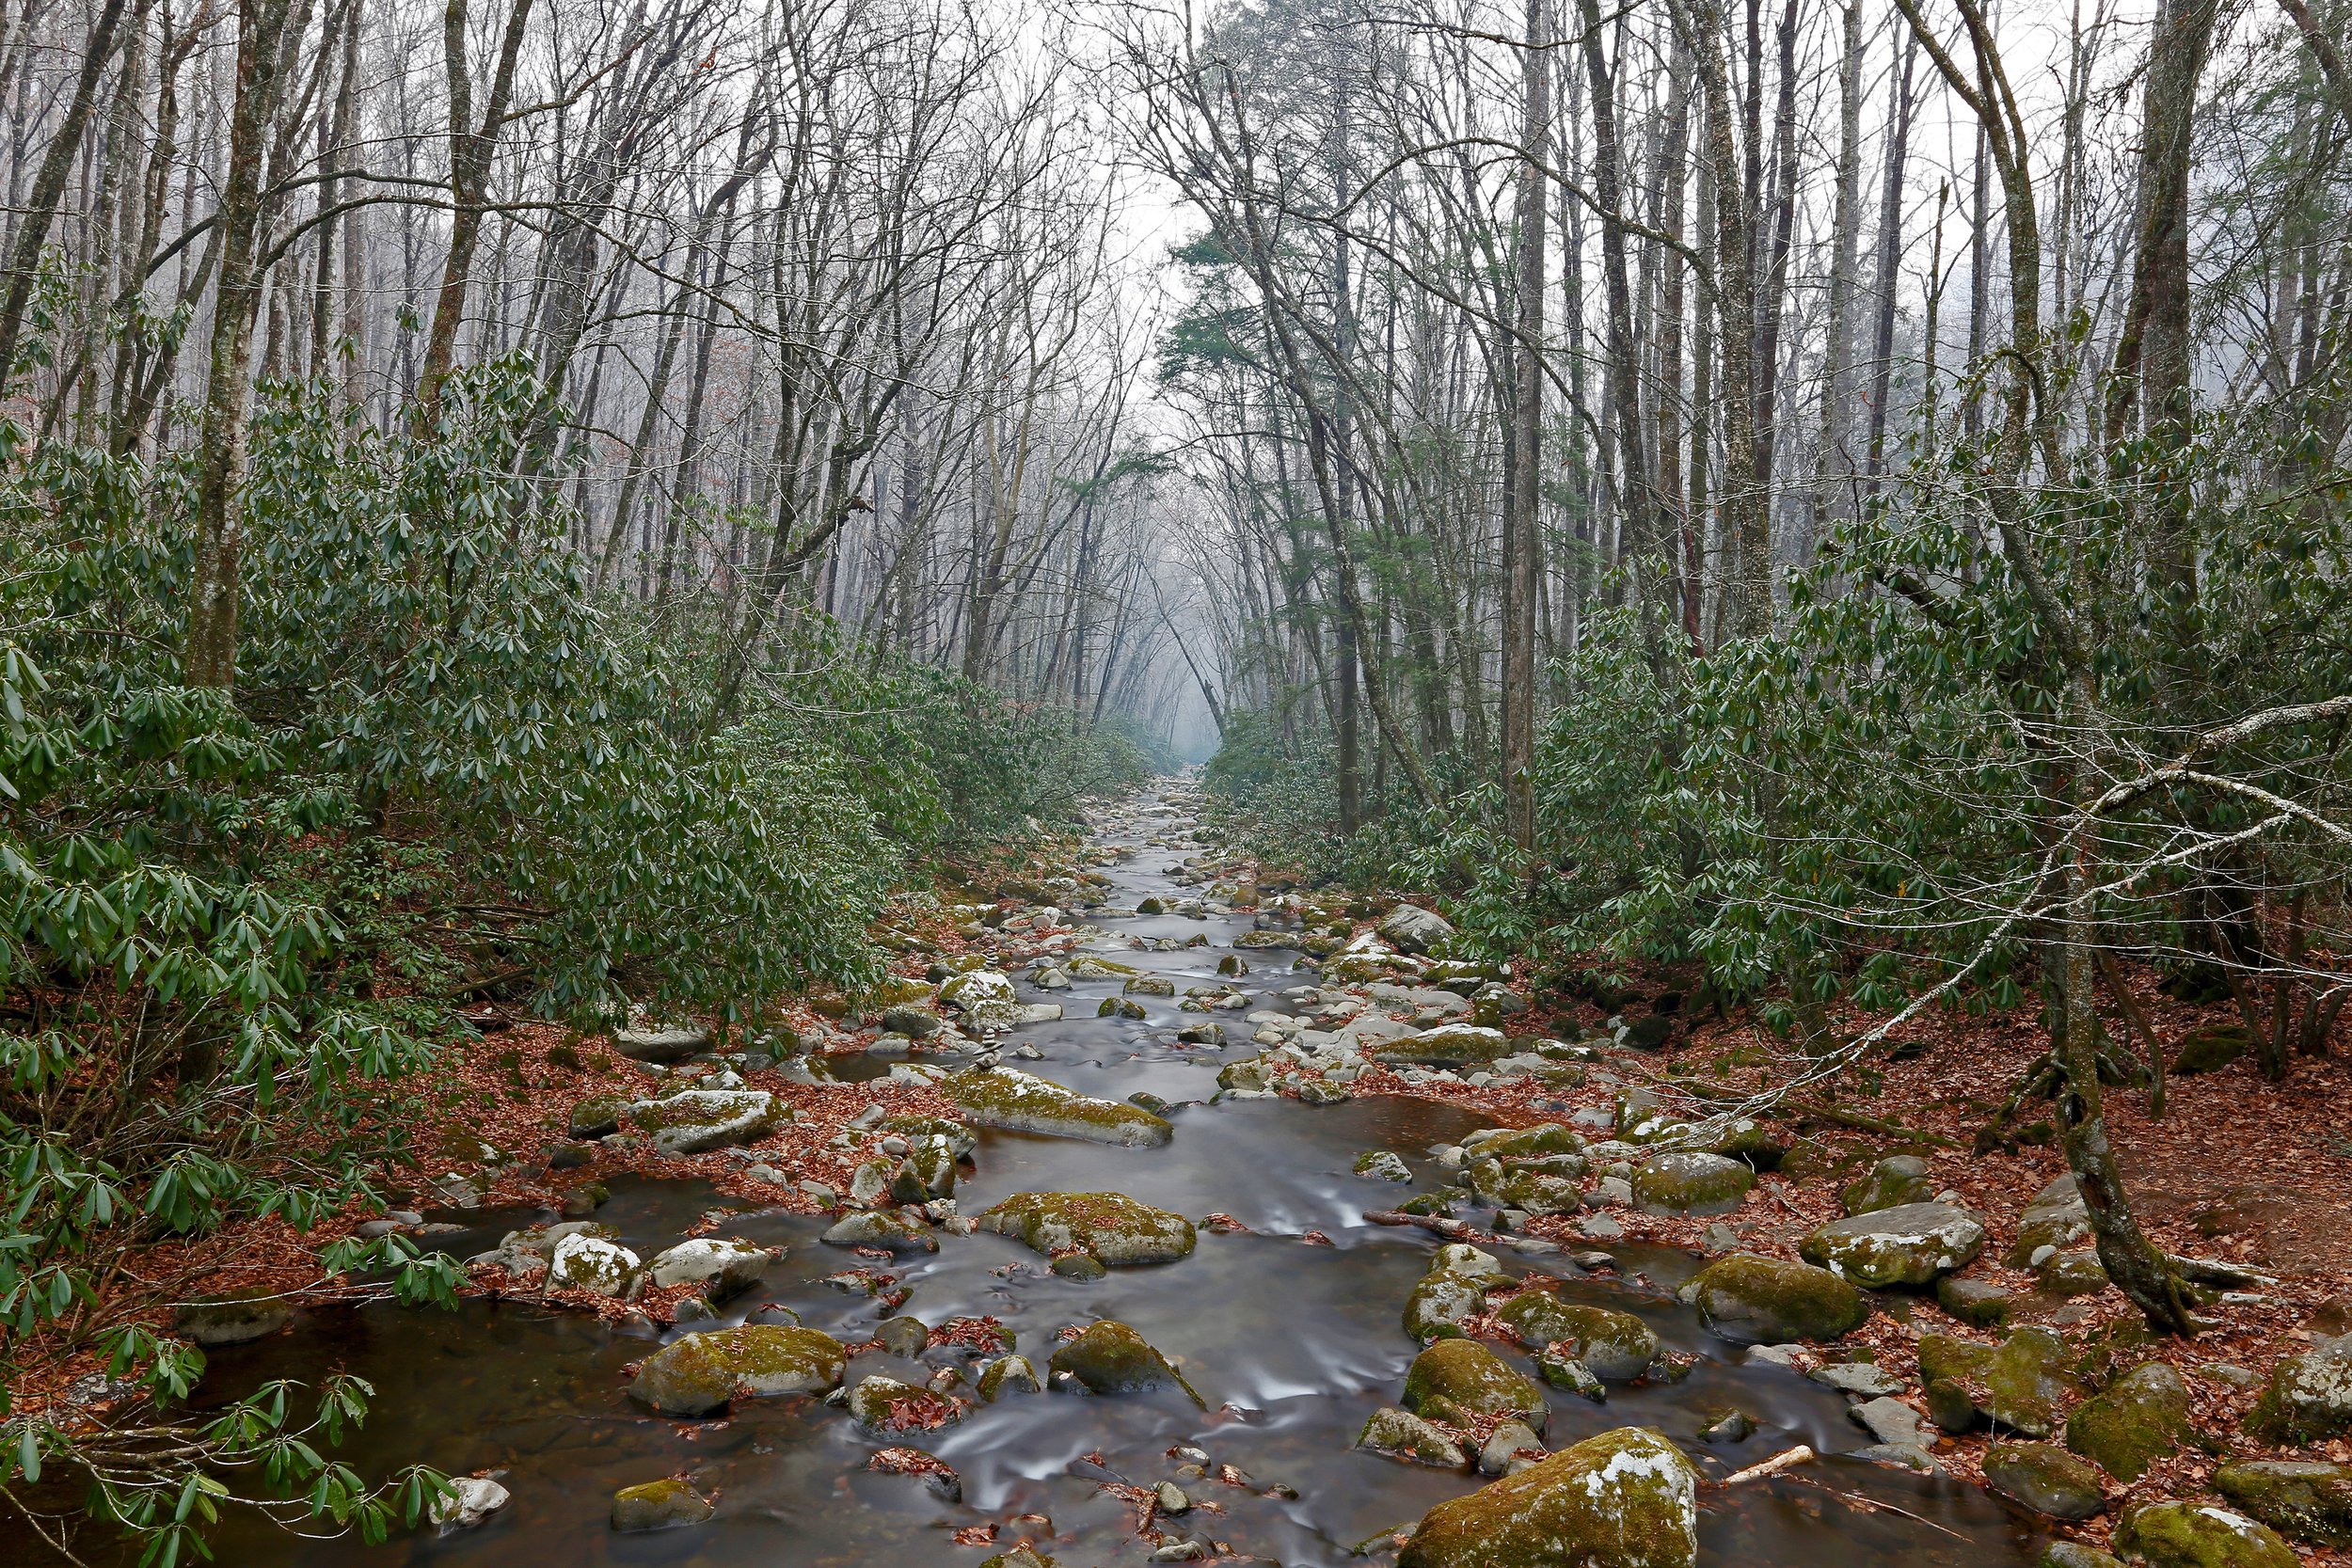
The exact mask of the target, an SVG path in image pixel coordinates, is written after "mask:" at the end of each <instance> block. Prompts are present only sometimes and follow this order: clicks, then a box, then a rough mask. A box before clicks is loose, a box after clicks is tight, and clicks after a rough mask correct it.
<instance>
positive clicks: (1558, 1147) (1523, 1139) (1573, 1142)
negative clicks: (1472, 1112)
mask: <svg viewBox="0 0 2352 1568" xmlns="http://www.w3.org/2000/svg"><path fill="white" fill-rule="evenodd" d="M1584 1148H1585V1145H1584V1139H1583V1137H1582V1136H1581V1134H1580V1133H1578V1132H1577V1131H1576V1130H1575V1129H1574V1128H1572V1127H1565V1126H1563V1125H1562V1124H1561V1123H1559V1122H1556V1121H1539V1122H1537V1123H1536V1124H1535V1125H1534V1126H1533V1127H1486V1128H1481V1129H1480V1130H1479V1131H1477V1132H1472V1133H1470V1135H1469V1136H1467V1137H1465V1138H1464V1139H1463V1140H1462V1154H1463V1157H1464V1158H1465V1159H1469V1160H1500V1161H1502V1162H1503V1163H1504V1164H1510V1163H1511V1162H1513V1161H1515V1160H1549V1159H1552V1158H1555V1157H1557V1156H1559V1155H1563V1154H1582V1153H1583V1152H1584ZM1547 1168H1549V1167H1547ZM1579 1169H1581V1166H1580V1167H1579Z"/></svg>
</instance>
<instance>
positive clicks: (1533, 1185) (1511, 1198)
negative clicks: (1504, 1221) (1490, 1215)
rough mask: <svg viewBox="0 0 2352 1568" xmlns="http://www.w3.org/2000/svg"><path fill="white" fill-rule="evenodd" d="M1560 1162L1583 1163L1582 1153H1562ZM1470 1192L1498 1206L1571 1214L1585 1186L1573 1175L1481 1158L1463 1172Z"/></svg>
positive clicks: (1527, 1211) (1538, 1213) (1577, 1206)
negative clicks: (1514, 1165)
mask: <svg viewBox="0 0 2352 1568" xmlns="http://www.w3.org/2000/svg"><path fill="white" fill-rule="evenodd" d="M1558 1158H1559V1159H1561V1160H1563V1161H1574V1162H1575V1163H1576V1164H1578V1165H1579V1166H1581V1165H1582V1164H1583V1163H1584V1157H1583V1156H1582V1155H1581V1154H1563V1155H1560V1156H1558ZM1463 1175H1464V1177H1465V1178H1466V1179H1467V1180H1469V1182H1470V1191H1472V1192H1474V1193H1476V1194H1477V1195H1478V1196H1480V1197H1481V1198H1483V1199H1485V1200H1486V1202H1487V1203H1490V1204H1492V1205H1493V1206H1494V1207H1496V1208H1498V1209H1517V1210H1519V1211H1521V1212H1524V1213H1529V1214H1535V1215H1547V1214H1573V1213H1575V1212H1577V1211H1578V1210H1579V1209H1581V1208H1582V1207H1583V1203H1584V1189H1583V1187H1582V1186H1581V1184H1580V1183H1579V1182H1578V1181H1577V1180H1576V1179H1575V1178H1574V1177H1572V1176H1567V1175H1562V1174H1557V1173H1554V1172H1551V1171H1543V1170H1529V1169H1526V1168H1525V1167H1524V1166H1523V1165H1522V1166H1519V1167H1516V1168H1515V1167H1513V1166H1508V1165H1505V1164H1502V1162H1501V1161H1500V1160H1481V1161H1480V1162H1478V1164H1474V1165H1472V1166H1470V1168H1469V1169H1468V1170H1466V1171H1465V1172H1463Z"/></svg>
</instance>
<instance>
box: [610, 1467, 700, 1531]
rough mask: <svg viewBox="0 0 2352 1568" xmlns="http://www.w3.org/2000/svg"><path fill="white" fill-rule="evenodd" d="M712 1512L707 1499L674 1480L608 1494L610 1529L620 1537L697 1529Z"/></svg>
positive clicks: (668, 1477)
mask: <svg viewBox="0 0 2352 1568" xmlns="http://www.w3.org/2000/svg"><path fill="white" fill-rule="evenodd" d="M712 1512H713V1511H712V1509H711V1506H710V1503H709V1501H708V1500H707V1498H705V1497H702V1496H701V1495H699V1494H698V1493H696V1492H695V1490H694V1489H693V1488H692V1487H691V1486H689V1485H687V1484H686V1483H685V1482H684V1481H679V1480H677V1479H676V1478H675V1477H674V1476H665V1477H663V1478H662V1479H661V1480H660V1481H646V1482H645V1483H644V1484H643V1485H642V1486H624V1487H622V1488H621V1489H620V1490H619V1491H618V1492H615V1493H613V1494H612V1528H614V1529H616V1530H620V1531H622V1532H623V1533H624V1534H632V1535H633V1534H636V1533H638V1532H640V1531H643V1530H653V1529H668V1528H672V1527H673V1526H676V1525H699V1524H701V1523H702V1522H703V1521H704V1520H706V1519H707V1518H709V1517H710V1515H711V1513H712Z"/></svg>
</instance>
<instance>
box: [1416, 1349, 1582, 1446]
mask: <svg viewBox="0 0 2352 1568" xmlns="http://www.w3.org/2000/svg"><path fill="white" fill-rule="evenodd" d="M1403 1403H1404V1405H1405V1408H1406V1409H1407V1410H1409V1411H1411V1412H1412V1413H1413V1414H1414V1415H1416V1416H1421V1417H1424V1418H1427V1419H1430V1420H1434V1421H1445V1422H1448V1423H1450V1424H1452V1425H1455V1426H1470V1425H1472V1424H1474V1423H1475V1421H1476V1419H1477V1418H1479V1417H1481V1416H1517V1417H1519V1418H1523V1419H1524V1420H1526V1421H1527V1423H1528V1424H1529V1425H1530V1426H1533V1427H1536V1428H1538V1429H1540V1428H1541V1427H1542V1426H1543V1424H1544V1418H1545V1417H1546V1416H1547V1415H1549V1406H1548V1405H1546V1404H1545V1402H1544V1391H1543V1390H1542V1389H1541V1388H1538V1387H1537V1386H1535V1384H1534V1382H1533V1381H1532V1380H1531V1379H1529V1378H1527V1377H1524V1376H1522V1375H1521V1374H1519V1373H1518V1372H1516V1371H1514V1370H1512V1369H1511V1367H1510V1365H1509V1363H1507V1362H1505V1361H1504V1360H1503V1359H1502V1357H1501V1356H1499V1355H1497V1354H1495V1353H1494V1352H1492V1351H1490V1350H1488V1349H1487V1348H1486V1346H1484V1345H1482V1344H1479V1343H1477V1342H1476V1341H1475V1340H1471V1339H1440V1340H1438V1342H1437V1343H1436V1344H1434V1345H1431V1346H1430V1347H1429V1348H1428V1349H1427V1350H1424V1351H1422V1353H1421V1354H1419V1355H1417V1356H1415V1357H1413V1364H1412V1366H1411V1367H1410V1368H1409V1369H1408V1370H1406V1373H1405V1398H1404V1401H1403Z"/></svg>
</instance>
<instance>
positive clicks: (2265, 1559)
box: [2115, 1499, 2297, 1568]
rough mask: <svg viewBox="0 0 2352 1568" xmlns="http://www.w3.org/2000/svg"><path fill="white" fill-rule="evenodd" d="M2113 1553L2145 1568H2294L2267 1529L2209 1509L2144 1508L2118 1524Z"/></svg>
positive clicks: (2171, 1503)
mask: <svg viewBox="0 0 2352 1568" xmlns="http://www.w3.org/2000/svg"><path fill="white" fill-rule="evenodd" d="M2115 1549H2116V1551H2117V1553H2118V1554H2119V1555H2121V1556H2122V1559H2123V1560H2125V1561H2126V1562H2144V1563H2146V1564H2147V1565H2148V1568H2296V1564H2297V1559H2296V1555H2295V1548H2294V1547H2292V1546H2290V1545H2288V1544H2286V1543H2285V1542H2284V1541H2281V1540H2280V1539H2279V1533H2278V1531H2276V1530H2274V1529H2272V1528H2270V1527H2269V1526H2268V1525H2265V1524H2261V1523H2259V1522H2257V1521H2255V1520H2252V1519H2249V1518H2248V1517H2246V1515H2244V1514H2243V1513H2232V1512H2231V1511H2230V1510H2228V1509H2226V1508H2215V1507H2213V1506H2212V1505H2211V1504H2209V1503H2186V1502H2181V1501H2178V1500H2177V1499H2167V1500H2166V1501H2163V1502H2153V1503H2147V1504H2144V1505H2142V1506H2140V1507H2138V1508H2135V1509H2133V1510H2131V1511H2130V1512H2129V1513H2125V1514H2124V1515H2123V1517H2122V1519H2120V1520H2118V1521H2117V1523H2116V1527H2115Z"/></svg>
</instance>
